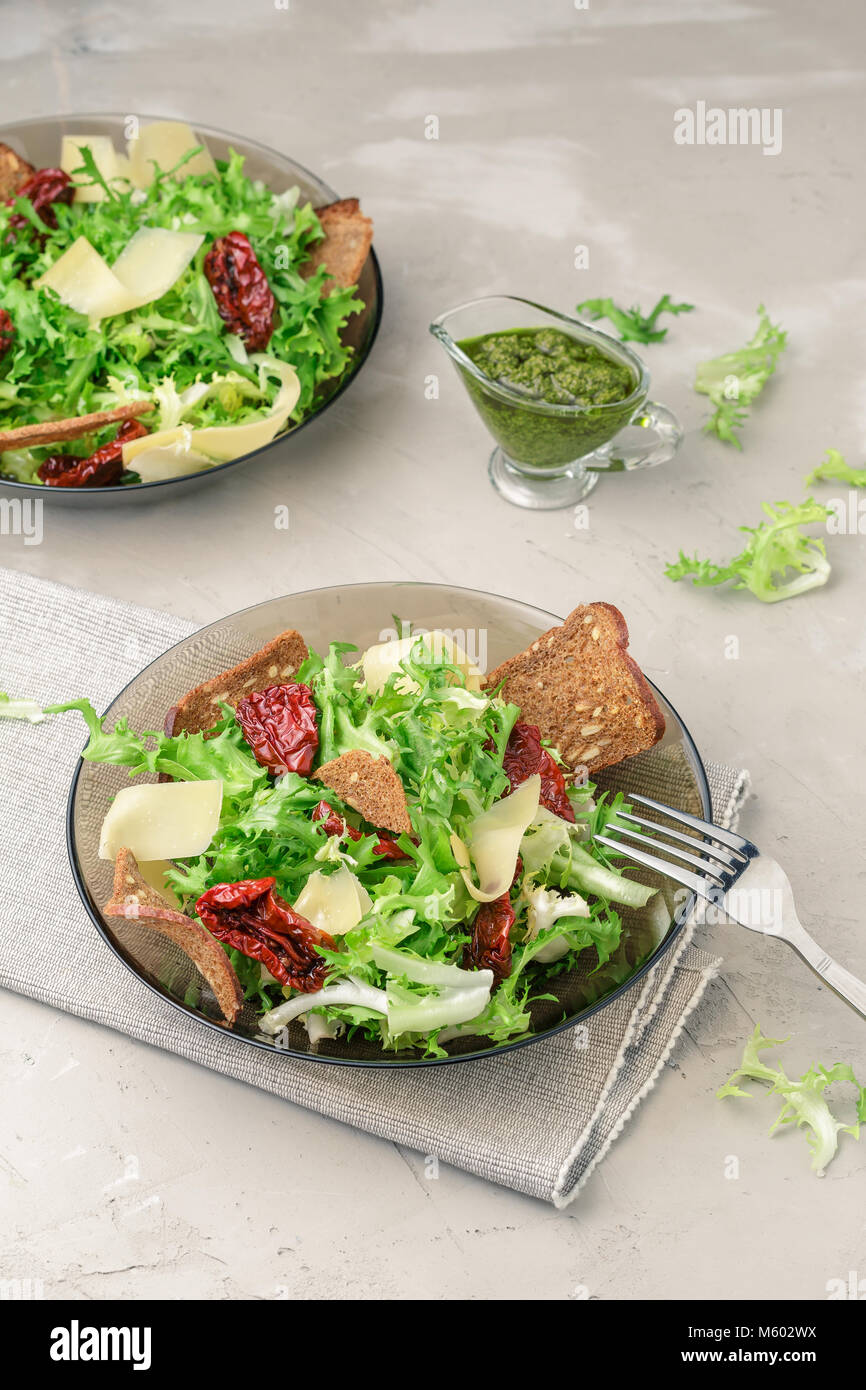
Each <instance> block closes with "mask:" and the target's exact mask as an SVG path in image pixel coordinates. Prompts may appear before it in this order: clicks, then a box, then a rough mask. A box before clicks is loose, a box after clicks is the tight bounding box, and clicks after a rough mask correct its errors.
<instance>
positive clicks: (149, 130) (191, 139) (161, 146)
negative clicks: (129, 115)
mask: <svg viewBox="0 0 866 1390" xmlns="http://www.w3.org/2000/svg"><path fill="white" fill-rule="evenodd" d="M197 146H201V147H202V148H201V150H200V152H199V153H198V154H195V155H193V157H192V159H190V160H187V162H186V164H184V165H183V167H182V168H180V169H178V171H177V174H176V176H175V177H177V178H179V179H185V178H187V176H188V175H189V174H215V173H216V165H215V164H214V162H213V156H212V155H211V153H210V151H209V150H208V148H207V146H206V145H205V143H204V141H203V140H201V139H200V138H199V136H198V135H196V133H195V131H194V130H193V129H192V127H191V126H189V125H187V123H186V121H154V122H153V123H152V124H151V125H146V126H145V127H144V128H143V130H142V131H141V134H140V135H139V136H138V139H136V140H130V142H129V145H128V152H129V165H130V172H131V177H132V182H133V183H134V184H135V185H136V187H137V188H149V187H150V185H151V184H152V183H153V175H154V164H158V165H159V167H160V169H161V170H162V172H163V173H164V174H167V173H168V172H169V170H170V169H173V168H174V167H175V165H176V164H177V163H178V161H179V160H181V159H183V157H184V155H185V154H186V152H187V150H193V149H196V147H197Z"/></svg>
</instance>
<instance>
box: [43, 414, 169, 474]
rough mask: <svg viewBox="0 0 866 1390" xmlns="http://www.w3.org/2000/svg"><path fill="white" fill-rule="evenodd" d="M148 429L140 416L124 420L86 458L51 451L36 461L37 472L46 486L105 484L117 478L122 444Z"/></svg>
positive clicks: (121, 470) (138, 437)
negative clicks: (114, 432) (99, 447)
mask: <svg viewBox="0 0 866 1390" xmlns="http://www.w3.org/2000/svg"><path fill="white" fill-rule="evenodd" d="M149 433H150V431H149V430H148V429H147V428H146V427H145V426H144V425H143V424H142V423H141V421H140V420H124V422H123V424H122V425H121V426H120V429H119V430H118V431H117V434H116V435H115V436H114V438H113V439H112V440H111V442H110V443H109V444H103V445H102V448H101V449H97V450H96V452H95V453H93V454H91V455H90V457H89V458H86V459H80V458H76V457H75V455H74V454H52V455H51V456H50V457H49V458H47V459H45V461H44V463H40V465H39V468H38V469H37V474H38V476H39V477H40V478H41V479H42V481H43V483H44V484H45V486H46V487H107V486H108V485H109V483H116V482H118V481H119V479H120V476H121V474H122V473H123V446H124V444H128V443H129V441H130V440H131V439H141V438H142V436H143V435H145V434H149Z"/></svg>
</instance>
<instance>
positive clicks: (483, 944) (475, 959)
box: [463, 893, 515, 989]
mask: <svg viewBox="0 0 866 1390" xmlns="http://www.w3.org/2000/svg"><path fill="white" fill-rule="evenodd" d="M514 916H515V914H514V908H513V907H512V906H511V899H510V898H509V896H508V894H507V893H503V894H502V897H501V898H496V899H494V901H493V902H492V903H482V904H481V906H480V907H479V909H478V911H477V912H476V914H475V920H474V921H473V923H472V937H471V940H470V942H469V944H468V946H467V947H466V949H465V950H464V952H463V968H464V970H492V971H493V988H494V989H496V986H497V985H499V984H501V983H502V981H503V980H504V979H507V977H508V976H509V975H510V974H511V937H510V935H509V933H510V932H511V928H512V927H513V926H514Z"/></svg>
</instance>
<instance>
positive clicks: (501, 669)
mask: <svg viewBox="0 0 866 1390" xmlns="http://www.w3.org/2000/svg"><path fill="white" fill-rule="evenodd" d="M627 646H628V628H627V627H626V623H625V619H624V618H623V616H622V614H621V613H620V611H619V609H618V608H614V607H613V606H612V605H611V604H609V603H590V604H581V605H580V606H579V607H578V608H575V610H574V612H573V613H570V614H569V616H568V617H567V618H566V620H565V622H564V623H563V624H562V626H561V627H553V628H551V629H550V631H549V632H545V633H544V635H543V636H542V637H539V638H538V640H537V641H536V642H533V643H532V645H531V646H530V647H529V648H528V649H527V650H526V651H525V652H521V654H520V655H519V656H513V657H512V658H511V660H510V661H505V662H503V663H502V665H501V666H497V668H496V670H495V671H491V672H490V674H489V675H488V676H486V677H485V680H484V686H485V689H487V690H490V689H493V688H494V687H495V686H497V685H499V684H500V682H501V681H503V680H504V681H505V685H504V686H503V688H502V695H503V698H504V699H506V700H509V701H511V702H512V703H513V704H515V705H519V706H520V717H521V719H523V720H525V721H526V723H527V724H535V725H537V726H538V728H539V730H540V731H541V736H542V738H546V739H549V740H550V742H551V743H552V744H553V745H554V747H555V748H558V749H559V752H560V753H561V754H562V756H563V758H564V759H565V761H566V762H567V763H568V764H569V766H570V767H572V768H574V767H577V766H579V765H580V764H584V765H585V766H586V767H587V768H588V769H589V771H590V772H598V771H599V770H600V769H601V768H603V767H610V766H611V765H612V764H613V763H618V762H621V761H622V759H623V758H630V757H631V756H632V755H633V754H634V753H640V752H642V751H643V750H644V749H646V748H651V747H652V745H653V744H654V743H658V741H659V739H660V738H661V736H662V734H663V733H664V731H665V721H664V716H663V714H662V712H661V710H660V709H659V707H658V705H657V703H656V700H655V696H654V695H653V693H652V690H651V689H650V687H649V685H648V683H647V681H646V679H645V678H644V676H643V674H642V672H641V671H640V669H639V667H638V666H637V665H636V664H635V662H634V661H633V660H632V658H631V657H630V656H629V655H628V653H627V651H626V647H627Z"/></svg>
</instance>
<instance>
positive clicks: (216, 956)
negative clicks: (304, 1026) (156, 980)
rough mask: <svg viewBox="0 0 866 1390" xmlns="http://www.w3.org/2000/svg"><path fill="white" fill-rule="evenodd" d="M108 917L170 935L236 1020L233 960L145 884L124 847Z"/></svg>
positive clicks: (240, 998)
mask: <svg viewBox="0 0 866 1390" xmlns="http://www.w3.org/2000/svg"><path fill="white" fill-rule="evenodd" d="M102 911H103V914H104V916H106V917H123V918H126V919H127V920H128V921H137V922H138V923H139V925H140V926H142V927H149V928H151V930H152V931H157V932H159V933H160V934H161V935H162V936H167V937H168V938H169V940H170V941H173V942H174V944H175V945H176V946H179V947H180V949H181V950H182V951H183V953H184V955H186V956H189V959H190V960H191V961H192V963H193V965H194V966H195V967H196V969H197V970H198V971H199V973H200V974H202V975H203V976H204V978H205V979H206V980H207V982H208V984H209V985H210V987H211V989H212V990H213V992H214V995H215V996H216V1001H217V1003H218V1004H219V1006H220V1010H221V1012H222V1015H223V1018H224V1019H225V1020H226V1022H227V1023H234V1021H235V1019H236V1018H237V1016H238V1014H239V1013H240V1011H241V1009H242V1008H243V1002H244V994H243V990H242V989H241V986H240V982H239V981H238V977H237V975H236V974H235V972H234V970H233V969H232V966H231V963H230V961H229V959H228V956H227V955H226V953H225V951H224V950H223V948H222V946H220V944H219V942H218V941H217V940H216V939H215V937H213V936H211V934H210V932H209V931H207V930H206V929H205V928H204V927H203V926H202V925H201V923H200V922H194V921H193V919H192V918H191V917H186V916H185V915H184V913H182V912H175V911H174V909H173V908H172V907H171V906H170V905H169V903H168V901H167V900H166V899H165V898H164V897H163V896H162V894H161V893H158V892H157V891H156V889H155V888H151V886H150V884H149V883H145V881H144V879H143V878H142V876H141V872H140V870H139V867H138V864H137V863H136V859H135V855H134V854H133V853H132V850H129V849H121V850H118V852H117V858H116V860H115V861H114V888H113V891H112V895H111V899H110V901H109V902H107V903H106V905H105V907H104V908H103V909H102Z"/></svg>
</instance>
